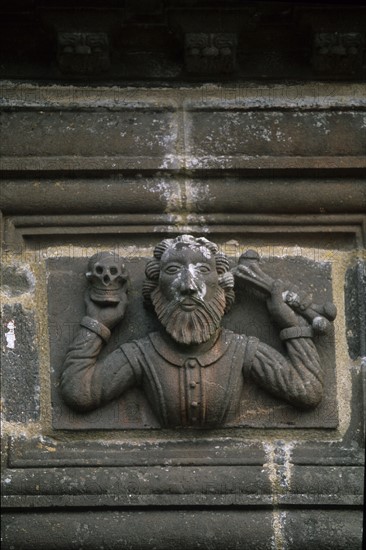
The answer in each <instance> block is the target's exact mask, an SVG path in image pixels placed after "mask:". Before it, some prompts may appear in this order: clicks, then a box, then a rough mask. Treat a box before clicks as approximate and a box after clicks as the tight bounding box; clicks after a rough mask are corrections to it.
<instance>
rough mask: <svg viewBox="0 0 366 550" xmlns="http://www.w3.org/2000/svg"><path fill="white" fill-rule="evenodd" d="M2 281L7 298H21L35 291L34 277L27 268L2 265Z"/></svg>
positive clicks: (0, 271) (0, 266)
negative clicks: (22, 295)
mask: <svg viewBox="0 0 366 550" xmlns="http://www.w3.org/2000/svg"><path fill="white" fill-rule="evenodd" d="M0 280H1V287H2V291H3V292H4V293H5V294H6V295H7V296H20V295H21V294H24V293H27V292H32V291H33V290H34V285H35V278H34V275H33V273H32V272H31V271H30V270H29V269H27V268H25V267H21V266H7V265H4V264H1V265H0Z"/></svg>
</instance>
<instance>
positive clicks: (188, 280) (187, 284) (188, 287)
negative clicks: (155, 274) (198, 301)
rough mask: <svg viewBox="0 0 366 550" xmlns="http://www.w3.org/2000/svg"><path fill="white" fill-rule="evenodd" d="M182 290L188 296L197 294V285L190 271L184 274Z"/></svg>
mask: <svg viewBox="0 0 366 550" xmlns="http://www.w3.org/2000/svg"><path fill="white" fill-rule="evenodd" d="M180 291H181V293H182V294H186V295H188V296H190V295H192V294H196V293H197V291H198V288H197V285H196V283H195V281H194V279H193V277H192V275H191V274H190V272H189V271H185V272H183V274H182V281H181V286H180Z"/></svg>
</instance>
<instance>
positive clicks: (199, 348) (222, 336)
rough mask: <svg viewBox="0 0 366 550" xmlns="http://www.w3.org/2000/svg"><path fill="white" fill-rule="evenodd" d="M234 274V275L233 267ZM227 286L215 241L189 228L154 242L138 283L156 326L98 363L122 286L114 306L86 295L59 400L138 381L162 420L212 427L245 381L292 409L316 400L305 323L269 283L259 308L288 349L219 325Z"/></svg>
mask: <svg viewBox="0 0 366 550" xmlns="http://www.w3.org/2000/svg"><path fill="white" fill-rule="evenodd" d="M238 275H239V280H240V270H239V272H238ZM233 287H234V278H233V275H232V274H231V273H230V271H229V262H228V260H227V258H226V257H225V256H224V255H223V254H221V253H219V252H218V247H217V246H216V244H214V243H212V242H210V241H208V240H207V239H205V238H203V237H200V238H194V237H192V236H190V235H182V236H179V237H177V238H175V239H165V240H163V241H162V242H161V243H160V244H159V245H157V247H156V248H155V251H154V258H153V259H152V260H150V261H149V262H148V263H147V266H146V281H145V284H144V289H143V295H144V299H145V302H147V303H149V304H150V305H151V306H152V307H153V308H154V310H155V312H156V315H157V316H158V319H159V320H160V323H161V325H162V327H163V330H162V331H161V332H153V333H150V334H149V335H148V336H146V337H145V338H142V339H139V340H136V341H133V342H129V343H126V344H123V345H121V346H120V347H119V348H118V349H117V350H116V351H114V352H113V353H111V354H110V355H108V356H107V357H106V358H105V359H104V360H103V361H102V360H98V356H99V353H100V351H101V349H102V346H103V344H104V343H105V342H107V341H108V339H109V337H110V335H111V330H112V329H113V327H114V326H115V325H116V324H117V323H118V322H119V321H120V320H121V319H122V318H123V315H124V312H125V308H126V304H127V298H126V294H125V291H121V300H120V302H119V303H118V304H117V305H113V306H108V305H107V306H106V305H103V306H102V305H100V304H98V303H96V302H94V301H93V300H92V299H91V298H90V296H89V295H88V294H87V295H86V308H87V316H86V317H84V318H83V320H82V322H81V325H82V327H83V330H82V331H80V332H79V334H78V335H77V337H76V338H75V340H74V342H73V343H72V345H71V346H70V349H69V351H68V354H67V357H66V361H65V365H64V371H63V373H62V378H61V389H62V393H63V396H64V399H65V401H66V402H67V403H68V404H69V405H70V406H71V407H73V408H75V409H77V410H79V411H88V410H92V409H95V408H97V407H100V406H102V405H103V404H105V403H107V402H109V401H111V400H113V399H116V398H118V397H120V396H121V395H122V394H123V393H124V392H126V391H127V390H128V389H129V388H132V387H134V386H138V387H140V388H142V389H143V391H144V393H145V395H146V396H147V398H148V400H149V402H150V404H151V407H152V409H153V411H154V412H155V414H156V416H157V418H158V419H159V420H160V422H161V425H162V426H164V427H177V426H193V427H194V426H197V427H215V426H220V425H223V424H224V423H225V421H227V420H228V418H229V417H230V414H231V413H232V411H237V410H238V405H239V403H240V399H241V395H242V390H243V386H244V384H245V383H246V380H248V379H252V380H254V381H255V382H256V383H257V384H259V385H260V386H261V387H263V388H264V389H266V390H267V391H269V392H270V393H272V394H274V395H275V396H277V397H280V398H282V399H285V400H286V401H288V402H290V403H292V404H293V405H295V406H299V407H303V408H306V407H315V406H316V405H317V404H318V403H319V402H320V400H321V398H322V391H323V381H322V371H321V367H320V363H319V357H318V353H317V351H316V348H315V346H314V343H313V341H312V339H311V329H310V327H309V325H308V324H307V321H306V320H305V319H304V318H303V317H302V316H301V315H298V314H297V313H295V312H294V310H293V309H292V308H291V307H290V306H289V305H288V304H286V303H285V301H284V299H283V293H282V291H283V288H282V286H281V284H280V282H279V281H275V282H274V284H273V287H272V289H271V296H270V298H269V299H268V301H267V305H268V309H269V312H270V314H271V316H272V318H273V320H274V322H275V323H276V324H277V325H278V326H279V329H281V333H280V334H281V338H282V340H284V341H285V345H286V348H287V356H284V355H282V354H281V353H279V352H278V351H276V350H275V349H273V348H272V347H270V346H268V345H267V344H264V343H262V342H260V341H259V340H258V339H257V338H255V337H247V336H245V335H242V334H235V333H233V332H231V331H230V330H226V329H223V328H222V327H221V326H220V325H221V320H222V318H223V315H224V313H225V312H226V311H227V310H228V309H229V308H230V306H231V305H232V304H233V301H234V290H233ZM230 420H233V418H230Z"/></svg>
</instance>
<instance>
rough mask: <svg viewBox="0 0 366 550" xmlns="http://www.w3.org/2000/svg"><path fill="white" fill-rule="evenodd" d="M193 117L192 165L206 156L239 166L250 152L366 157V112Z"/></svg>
mask: <svg viewBox="0 0 366 550" xmlns="http://www.w3.org/2000/svg"><path fill="white" fill-rule="evenodd" d="M189 119H190V126H189V130H190V131H189V138H188V150H189V152H190V154H191V155H192V157H193V159H195V160H192V161H191V162H192V167H194V162H198V163H200V162H203V159H204V158H205V157H208V159H211V162H214V160H213V159H215V160H216V162H217V166H219V163H220V159H223V158H227V159H228V161H229V160H230V161H231V163H233V165H234V166H235V162H237V163H239V164H240V161H241V160H242V161H244V160H245V156H250V155H263V156H265V155H273V156H290V155H291V156H301V157H303V156H337V155H355V156H363V155H364V153H365V139H364V124H365V115H364V114H362V113H356V112H352V113H348V112H341V111H339V112H336V113H335V112H321V113H311V112H310V113H309V112H293V113H292V112H270V113H261V112H258V111H256V112H251V111H249V112H248V111H235V110H234V109H233V110H229V109H225V110H223V111H220V110H217V111H216V112H214V113H212V112H211V113H210V112H204V111H197V112H192V113H190V116H189ZM340 136H342V139H340ZM201 159H202V160H201ZM240 165H241V164H240ZM196 167H197V166H196ZM225 167H227V166H225ZM238 167H239V166H238Z"/></svg>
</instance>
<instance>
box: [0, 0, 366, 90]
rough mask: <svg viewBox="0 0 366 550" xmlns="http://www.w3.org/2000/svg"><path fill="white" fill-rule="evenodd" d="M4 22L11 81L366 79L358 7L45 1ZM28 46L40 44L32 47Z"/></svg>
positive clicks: (365, 19)
mask: <svg viewBox="0 0 366 550" xmlns="http://www.w3.org/2000/svg"><path fill="white" fill-rule="evenodd" d="M18 4H21V6H20V7H21V8H22V9H19V6H18ZM75 4H76V5H75ZM0 20H1V22H2V23H1V25H2V29H1V37H2V40H3V46H2V56H3V62H2V69H1V70H2V76H3V77H5V78H48V79H49V78H51V79H53V80H63V79H67V78H77V79H83V78H89V77H90V75H92V76H93V78H96V79H97V80H110V79H113V81H136V80H143V81H149V80H154V81H157V80H159V79H161V80H164V81H182V80H188V81H189V80H194V81H196V80H197V79H200V78H202V79H205V80H206V79H207V77H208V76H209V77H210V79H212V80H215V79H231V78H234V77H235V78H259V79H266V78H269V79H273V78H295V79H303V80H310V79H314V78H317V79H319V78H320V79H321V78H327V79H342V78H345V79H347V78H349V77H352V78H353V79H356V80H357V79H359V80H360V79H362V78H364V77H365V75H366V67H365V28H366V8H365V7H362V6H357V5H352V4H347V5H343V6H337V9H335V7H334V6H332V5H331V4H327V5H323V4H312V5H311V6H309V4H306V3H292V2H248V3H243V2H240V1H232V2H230V3H227V2H223V1H221V0H219V1H217V2H215V4H214V5H213V4H211V3H208V2H203V1H196V2H193V1H190V2H188V1H186V0H181V1H179V2H173V1H170V0H151V1H144V2H132V1H129V0H125V1H124V2H123V1H121V2H103V3H102V2H97V1H93V2H92V1H91V0H89V1H88V2H83V3H77V2H76V3H71V2H67V1H66V0H65V1H64V2H53V3H51V2H45V1H43V2H40V1H37V0H35V1H33V2H28V3H27V2H21V3H19V2H15V3H12V5H11V7H9V6H8V7H6V8H2V10H1V12H0ZM24 43H29V44H31V46H30V47H29V48H27V49H26V50H25V49H24V46H23V45H24Z"/></svg>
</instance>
